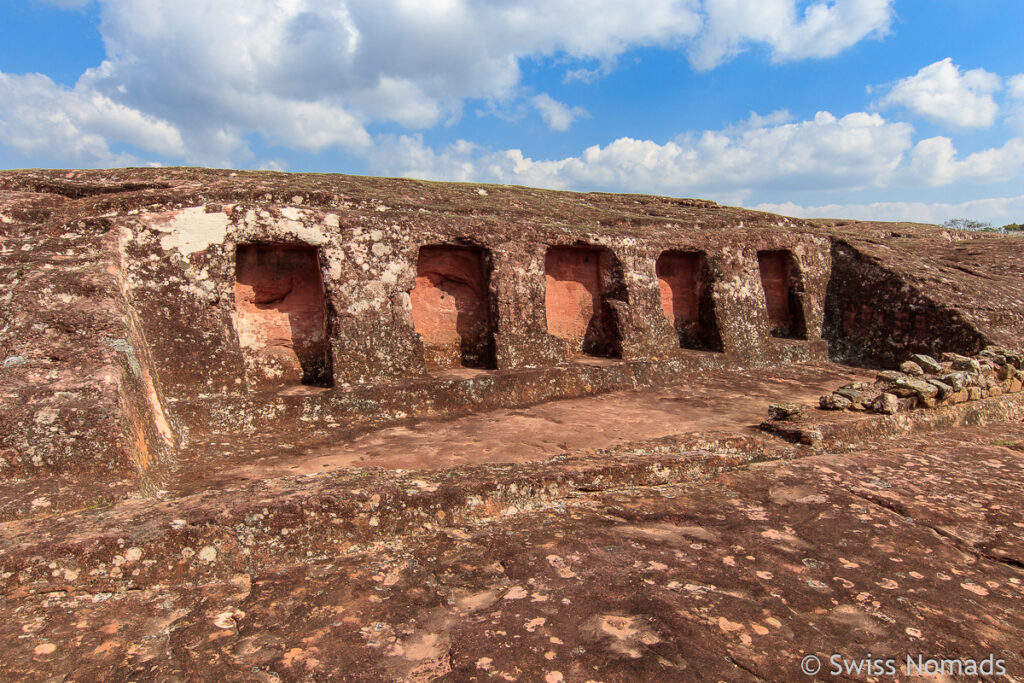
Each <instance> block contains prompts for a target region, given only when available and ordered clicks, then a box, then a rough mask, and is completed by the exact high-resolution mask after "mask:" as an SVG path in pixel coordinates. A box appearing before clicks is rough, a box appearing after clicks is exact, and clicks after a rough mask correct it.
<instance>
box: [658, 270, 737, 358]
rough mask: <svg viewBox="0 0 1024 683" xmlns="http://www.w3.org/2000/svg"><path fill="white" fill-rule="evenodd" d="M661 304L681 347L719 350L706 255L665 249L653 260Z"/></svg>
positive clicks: (716, 321)
mask: <svg viewBox="0 0 1024 683" xmlns="http://www.w3.org/2000/svg"><path fill="white" fill-rule="evenodd" d="M655 270H656V271H657V275H658V287H659V288H660V290H661V308H662V310H663V311H665V316H666V317H667V318H668V319H669V322H671V323H672V326H673V327H674V328H675V330H676V334H677V335H678V337H679V346H680V347H681V348H684V349H701V350H705V351H721V350H722V338H721V335H720V334H719V330H718V320H717V318H716V316H715V306H714V301H713V300H712V298H711V282H710V277H709V274H708V264H707V257H706V256H705V255H704V254H703V253H701V252H681V251H666V252H664V253H663V254H662V255H661V256H659V257H658V261H657V263H656V264H655Z"/></svg>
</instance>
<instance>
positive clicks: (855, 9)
mask: <svg viewBox="0 0 1024 683" xmlns="http://www.w3.org/2000/svg"><path fill="white" fill-rule="evenodd" d="M801 6H802V10H801V9H800V7H801ZM892 12H893V10H892V2H891V1H890V0H834V2H812V3H800V4H799V6H798V4H797V3H795V2H793V1H792V0H705V2H704V20H705V27H704V30H703V31H702V32H701V35H700V36H699V38H698V39H697V40H696V41H695V42H694V44H693V46H692V47H691V48H690V60H691V62H692V63H693V64H694V66H696V67H697V68H700V69H710V68H713V67H715V66H718V65H719V64H721V63H722V62H724V61H725V60H727V59H729V58H731V57H733V56H735V55H736V54H738V53H739V52H741V51H743V50H744V49H746V48H747V47H749V46H750V45H752V44H764V45H766V46H768V48H769V49H770V50H771V54H772V57H773V59H775V60H776V61H791V60H794V59H803V58H806V57H830V56H832V55H836V54H838V53H840V52H842V51H843V50H845V49H846V48H848V47H850V46H851V45H854V44H855V43H858V42H860V41H861V40H863V39H865V38H867V37H872V36H880V35H883V34H885V33H886V32H887V31H888V30H889V25H890V23H891V21H892Z"/></svg>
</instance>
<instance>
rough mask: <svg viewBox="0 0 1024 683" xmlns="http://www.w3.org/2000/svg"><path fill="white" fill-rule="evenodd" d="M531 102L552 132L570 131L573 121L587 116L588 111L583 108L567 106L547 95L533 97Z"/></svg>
mask: <svg viewBox="0 0 1024 683" xmlns="http://www.w3.org/2000/svg"><path fill="white" fill-rule="evenodd" d="M530 102H532V103H533V106H534V108H535V109H536V110H537V112H538V113H539V114H540V116H541V118H542V119H544V123H546V124H547V125H548V128H550V129H551V130H557V131H566V130H569V128H570V127H571V126H572V123H573V121H575V120H576V119H577V118H579V117H580V116H586V114H587V110H586V109H584V108H583V107H569V106H566V105H565V104H563V103H561V102H559V101H558V100H556V99H554V98H553V97H551V95H548V94H547V93H541V94H540V95H536V96H534V97H531V98H530Z"/></svg>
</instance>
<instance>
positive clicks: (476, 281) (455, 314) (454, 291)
mask: <svg viewBox="0 0 1024 683" xmlns="http://www.w3.org/2000/svg"><path fill="white" fill-rule="evenodd" d="M490 270H491V259H490V253H489V252H487V250H485V249H481V248H478V247H468V246H450V245H436V246H427V247H422V248H421V249H420V253H419V261H418V265H417V270H416V286H415V287H414V288H413V290H412V292H411V294H410V298H411V299H412V320H413V325H414V326H415V329H416V332H417V333H418V334H419V335H420V337H421V338H422V340H423V351H424V360H425V362H426V364H427V367H428V368H430V367H433V368H448V367H467V368H493V367H494V316H493V315H492V313H491V309H492V306H491V303H490V298H491V297H490V293H489V292H490Z"/></svg>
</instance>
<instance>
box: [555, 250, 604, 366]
mask: <svg viewBox="0 0 1024 683" xmlns="http://www.w3.org/2000/svg"><path fill="white" fill-rule="evenodd" d="M614 259H615V257H614V256H613V255H612V253H611V252H610V251H608V250H607V249H601V248H596V247H552V248H551V249H548V252H547V256H546V257H545V259H544V281H545V291H544V306H545V312H546V315H547V326H548V334H551V335H552V336H554V337H556V338H558V339H560V340H562V341H563V342H564V343H565V346H566V351H567V355H569V356H574V355H580V354H585V355H589V356H598V357H603V358H618V357H620V356H621V350H620V349H621V343H620V339H619V331H618V326H617V325H616V324H615V319H614V317H613V314H612V312H611V310H610V306H609V305H608V302H607V301H606V299H607V298H608V297H607V290H608V288H609V287H608V286H609V284H612V283H609V282H608V281H607V280H608V276H609V275H610V274H611V273H612V272H614V271H615V260H614Z"/></svg>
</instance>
